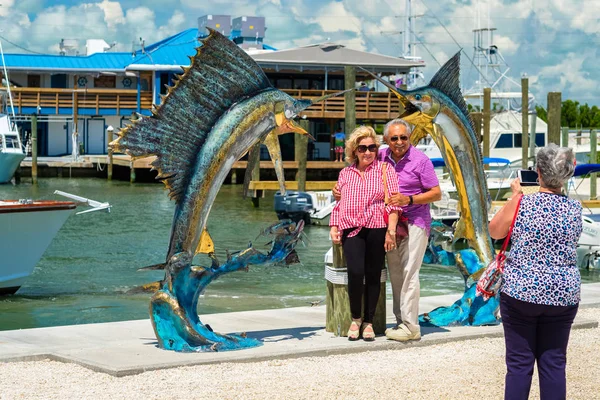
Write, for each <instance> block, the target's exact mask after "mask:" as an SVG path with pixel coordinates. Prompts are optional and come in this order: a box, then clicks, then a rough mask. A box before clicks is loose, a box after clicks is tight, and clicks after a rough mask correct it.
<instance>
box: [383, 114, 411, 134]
mask: <svg viewBox="0 0 600 400" xmlns="http://www.w3.org/2000/svg"><path fill="white" fill-rule="evenodd" d="M392 125H402V126H404V127H405V128H406V133H407V134H409V135H410V134H411V132H412V129H413V128H412V125H411V124H409V123H408V122H406V121H405V120H403V119H400V118H396V119H393V120H391V121H390V122H388V123H387V124H385V127H384V128H383V137H384V138H387V137H388V133H389V131H390V127H391V126H392Z"/></svg>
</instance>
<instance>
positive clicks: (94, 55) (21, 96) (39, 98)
mask: <svg viewBox="0 0 600 400" xmlns="http://www.w3.org/2000/svg"><path fill="white" fill-rule="evenodd" d="M198 24H199V28H192V29H187V30H184V31H182V32H179V33H177V34H175V35H173V36H170V37H167V38H165V39H163V40H161V41H159V42H156V43H153V44H150V45H148V46H145V45H144V44H143V43H141V45H140V46H139V48H136V49H135V51H133V50H132V51H131V52H112V51H105V52H103V51H102V50H100V52H94V49H93V48H92V47H93V46H89V45H88V54H86V55H85V56H75V55H50V54H46V55H37V54H35V55H34V54H5V57H4V58H5V65H6V69H7V71H8V77H9V79H8V80H9V81H10V85H11V92H12V97H13V103H14V105H15V113H16V114H17V121H18V123H19V125H20V127H21V130H22V134H24V133H25V132H30V131H31V122H30V121H31V115H33V114H36V115H37V120H38V138H39V139H38V143H39V144H38V148H39V155H48V156H55V155H64V154H71V153H72V150H73V143H75V145H76V146H77V147H78V148H80V150H81V151H82V152H83V153H86V154H106V152H107V150H106V149H107V145H108V139H107V133H106V132H107V127H108V126H112V127H114V128H115V129H118V128H119V127H123V126H125V125H126V124H127V123H129V120H130V118H132V116H134V117H135V116H136V114H142V115H150V113H151V110H152V107H153V106H154V105H159V104H160V102H161V95H163V94H165V93H166V87H167V85H171V84H172V81H173V78H174V76H175V75H176V74H179V73H181V72H182V71H183V69H182V67H184V66H188V65H189V64H190V57H192V56H194V55H195V54H196V52H197V50H196V49H197V47H198V46H200V45H201V39H202V37H205V36H206V35H207V34H208V32H207V30H206V29H205V27H210V28H212V29H216V30H218V31H220V32H222V33H223V34H226V35H228V36H229V37H230V38H231V39H232V40H233V41H234V42H235V43H237V44H238V45H239V46H240V47H242V48H244V49H245V50H246V51H247V52H248V53H249V54H250V55H251V56H252V57H253V58H254V59H255V60H256V61H257V63H258V64H259V65H260V66H261V67H263V69H264V71H265V73H266V74H267V76H268V77H269V78H270V80H271V82H272V83H273V85H274V86H275V87H277V88H279V89H282V90H286V91H287V92H288V93H290V94H291V95H292V96H295V97H318V96H321V95H322V94H324V93H326V92H327V91H333V90H341V89H344V68H345V67H347V66H358V65H360V66H362V67H364V68H367V69H369V70H370V71H372V72H377V73H380V74H382V75H383V76H386V75H402V74H407V73H408V72H409V70H410V69H411V68H414V67H422V66H424V64H422V63H419V62H415V61H412V60H406V59H403V58H398V57H390V56H383V55H379V54H373V53H367V52H362V51H357V50H351V49H348V48H346V47H345V46H342V45H339V44H335V43H321V44H315V45H310V46H303V47H299V48H296V49H289V50H281V51H276V50H275V49H273V48H272V47H270V46H268V45H266V44H264V43H263V38H264V32H265V29H266V27H265V20H264V18H263V17H239V18H234V19H233V20H232V19H231V17H230V16H227V15H207V16H203V17H200V18H199V19H198ZM365 77H366V74H364V73H360V72H359V73H358V74H356V79H359V80H362V79H365ZM3 78H5V77H3ZM343 101H344V99H343V98H339V99H337V100H332V101H328V102H327V104H328V106H327V107H330V108H329V109H325V108H322V105H318V106H317V107H314V108H310V109H308V110H307V111H306V116H307V117H308V119H309V121H310V124H311V126H310V131H311V133H312V134H313V136H315V137H317V143H315V145H316V146H317V148H319V146H320V148H322V149H321V150H322V151H321V153H323V154H324V153H327V158H328V153H329V150H328V149H329V139H330V138H329V136H330V132H333V130H334V126H335V125H340V124H343V118H344V113H343V109H344V105H343ZM356 104H357V105H356V108H357V110H356V111H357V118H360V119H370V120H386V119H389V118H392V117H394V116H395V115H397V110H398V103H397V100H396V99H395V98H390V94H389V93H387V92H383V93H378V92H373V93H360V92H357V101H356ZM25 136H26V135H25ZM282 140H285V139H283V137H282ZM25 141H27V137H25ZM284 153H285V150H284ZM285 157H286V155H285V154H284V158H285ZM322 158H324V157H322Z"/></svg>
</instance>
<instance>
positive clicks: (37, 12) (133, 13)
mask: <svg viewBox="0 0 600 400" xmlns="http://www.w3.org/2000/svg"><path fill="white" fill-rule="evenodd" d="M206 14H225V15H231V16H232V17H234V18H235V17H239V16H244V15H246V16H253V15H255V16H264V17H265V18H266V26H267V33H266V35H265V39H264V42H265V43H266V44H269V45H270V46H273V47H275V48H277V49H288V48H293V47H297V46H303V45H307V44H314V43H321V42H325V41H332V42H337V43H340V44H343V45H345V46H347V47H349V48H352V49H356V50H363V51H369V52H374V53H379V54H385V55H389V56H402V55H403V35H404V34H405V33H404V31H405V29H404V20H405V14H406V13H405V1H404V0H396V1H392V0H209V1H202V0H120V1H112V0H102V1H96V2H94V1H88V2H85V1H75V0H0V27H1V28H0V40H1V41H2V45H3V47H4V51H5V52H6V53H32V52H33V53H36V52H37V53H44V54H58V49H59V47H58V44H59V42H60V40H61V39H63V38H64V39H76V40H77V41H78V43H79V47H80V51H81V52H85V41H86V39H104V40H105V41H106V42H107V43H109V44H113V43H114V44H115V47H114V48H115V49H117V50H120V51H130V50H131V48H132V42H133V41H137V42H139V40H140V38H142V39H143V40H144V42H145V43H146V45H148V44H151V43H154V42H156V41H159V40H161V39H164V38H165V37H167V36H170V35H173V34H176V33H178V32H181V31H183V30H185V29H189V28H196V27H197V26H198V23H197V19H198V17H200V16H203V15H206ZM412 14H413V15H415V16H416V17H415V18H414V29H413V31H412V33H413V35H412V36H413V38H412V40H413V41H414V43H415V53H416V55H417V56H419V57H421V58H422V59H423V60H424V61H425V63H426V65H427V66H426V67H425V68H424V69H423V76H424V81H423V84H425V83H427V82H428V81H429V80H430V79H431V77H432V76H433V75H434V74H435V72H436V71H437V70H438V69H439V68H440V66H441V65H442V64H443V63H444V62H445V61H447V60H448V59H449V58H450V57H452V56H453V55H454V54H455V53H456V52H458V51H461V50H462V52H463V53H462V55H461V82H462V85H463V88H464V90H465V91H466V90H468V89H473V88H475V87H477V83H476V82H477V81H478V80H479V81H480V82H483V84H484V86H491V85H492V84H494V82H495V78H494V77H493V72H494V71H493V70H492V69H491V68H488V74H487V76H486V77H485V78H482V77H481V75H480V74H478V72H477V71H478V70H477V69H476V68H475V67H474V64H475V65H477V64H478V60H482V58H481V57H477V54H480V53H477V52H476V51H475V50H474V46H473V43H474V39H473V32H472V31H473V29H478V28H488V27H491V28H496V30H495V31H494V40H493V43H492V44H494V45H496V46H497V47H498V49H499V52H500V54H501V56H502V58H503V59H504V61H503V62H502V60H500V64H502V65H501V67H500V68H499V71H500V73H504V72H505V70H506V69H507V68H509V70H508V72H507V73H506V76H507V77H510V78H511V79H512V80H513V81H515V82H517V83H519V82H520V80H521V77H522V76H524V75H526V76H527V77H528V78H529V88H530V91H531V93H533V94H534V96H535V98H536V99H535V101H536V103H537V104H539V105H542V106H545V105H546V103H547V93H548V92H562V99H563V100H565V99H572V100H576V101H579V102H580V103H581V104H583V103H587V104H589V105H590V106H592V105H597V106H600V20H599V17H598V16H599V15H600V0H480V1H477V0H473V1H467V0H441V1H440V0H437V1H434V0H412ZM485 39H486V40H485V42H484V43H483V44H484V46H486V47H487V46H488V45H489V42H488V41H487V39H488V36H485ZM486 81H487V82H489V83H488V84H487V85H486V84H485V83H486ZM495 88H497V91H509V90H510V91H520V88H519V87H518V86H515V85H514V84H512V83H511V82H510V80H502V81H500V82H499V83H498V84H496V86H495ZM495 90H496V89H495Z"/></svg>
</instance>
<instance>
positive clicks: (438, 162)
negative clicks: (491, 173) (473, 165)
mask: <svg viewBox="0 0 600 400" xmlns="http://www.w3.org/2000/svg"><path fill="white" fill-rule="evenodd" d="M431 162H432V163H433V167H434V168H437V167H445V166H446V163H445V162H444V159H443V158H432V159H431ZM483 164H486V165H488V164H496V165H501V166H504V165H508V164H510V160H509V159H507V158H498V157H484V158H483ZM590 165H591V164H590ZM593 165H598V166H600V164H593Z"/></svg>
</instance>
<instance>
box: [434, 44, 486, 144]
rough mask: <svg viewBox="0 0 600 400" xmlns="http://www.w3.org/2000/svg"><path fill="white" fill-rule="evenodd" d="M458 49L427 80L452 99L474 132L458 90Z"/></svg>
mask: <svg viewBox="0 0 600 400" xmlns="http://www.w3.org/2000/svg"><path fill="white" fill-rule="evenodd" d="M459 73H460V51H459V52H458V53H456V54H455V55H454V56H453V57H452V58H451V59H449V60H448V61H447V62H446V64H444V66H443V67H442V68H440V70H439V71H438V72H436V74H435V75H434V76H433V78H431V82H429V85H428V86H429V87H432V88H435V89H437V90H439V91H440V92H442V93H444V94H445V95H446V96H448V97H449V98H450V100H452V102H453V103H454V104H455V105H456V106H457V107H458V109H459V110H460V111H461V113H463V115H464V116H465V118H466V119H467V121H469V124H471V129H472V131H473V132H475V124H474V123H473V120H472V119H471V115H470V114H469V110H468V108H467V103H466V102H465V99H464V98H463V94H462V92H461V90H460V75H459Z"/></svg>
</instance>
